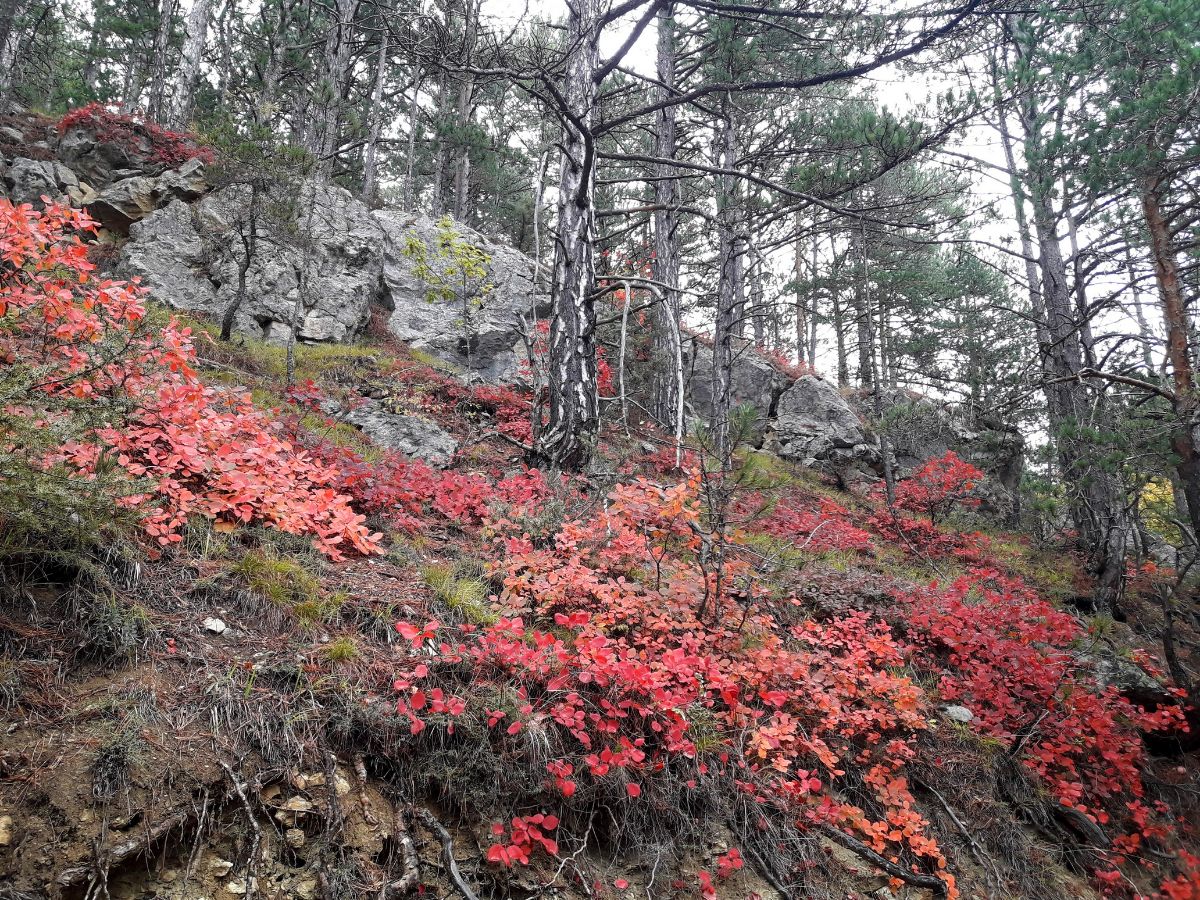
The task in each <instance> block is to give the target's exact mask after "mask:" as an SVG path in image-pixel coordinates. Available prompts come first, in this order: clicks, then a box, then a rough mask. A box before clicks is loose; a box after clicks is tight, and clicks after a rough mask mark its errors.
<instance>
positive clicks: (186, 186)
mask: <svg viewBox="0 0 1200 900" xmlns="http://www.w3.org/2000/svg"><path fill="white" fill-rule="evenodd" d="M207 191H208V182H207V181H206V180H205V177H204V163H203V162H201V161H200V160H199V159H189V160H188V161H187V162H185V163H184V164H183V165H182V166H180V167H179V168H177V169H168V170H167V171H166V172H163V173H162V174H161V175H158V176H151V175H134V176H133V177H131V178H123V179H121V180H120V181H115V182H113V183H112V184H110V185H108V186H107V187H105V188H104V189H103V190H102V191H101V192H100V194H99V196H96V197H95V198H93V199H90V200H88V201H85V206H86V207H87V211H88V212H89V213H90V214H91V215H92V218H94V219H95V220H96V221H97V222H99V223H100V224H101V225H103V226H104V227H105V228H108V229H109V230H111V231H116V232H118V233H120V234H128V233H129V228H130V226H131V225H133V223H134V222H137V221H140V220H141V219H144V218H145V217H146V216H148V215H150V213H152V212H154V210H156V209H158V208H159V207H161V206H165V205H166V204H168V203H170V202H171V201H172V200H183V201H186V202H191V201H193V200H198V199H199V198H200V197H202V196H203V195H204V194H205V193H206V192H207Z"/></svg>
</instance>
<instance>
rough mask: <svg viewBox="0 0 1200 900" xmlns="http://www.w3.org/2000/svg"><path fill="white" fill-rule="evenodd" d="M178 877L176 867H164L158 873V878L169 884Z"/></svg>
mask: <svg viewBox="0 0 1200 900" xmlns="http://www.w3.org/2000/svg"><path fill="white" fill-rule="evenodd" d="M178 878H179V870H178V869H164V870H163V871H162V872H160V873H159V875H158V880H159V881H161V882H163V883H164V884H171V883H172V882H174V881H176V880H177V879H178Z"/></svg>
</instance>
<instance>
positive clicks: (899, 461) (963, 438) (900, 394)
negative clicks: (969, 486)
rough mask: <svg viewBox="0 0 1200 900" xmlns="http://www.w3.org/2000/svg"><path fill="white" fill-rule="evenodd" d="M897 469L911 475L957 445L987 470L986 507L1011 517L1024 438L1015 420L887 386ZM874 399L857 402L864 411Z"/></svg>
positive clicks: (964, 455) (886, 409) (886, 414)
mask: <svg viewBox="0 0 1200 900" xmlns="http://www.w3.org/2000/svg"><path fill="white" fill-rule="evenodd" d="M880 400H881V403H882V405H883V408H884V420H885V421H886V422H887V432H888V439H889V441H890V443H891V447H892V451H893V454H894V457H895V463H896V474H897V476H898V477H900V478H904V477H907V476H909V475H911V474H912V472H913V471H914V470H916V469H917V468H919V467H920V466H921V465H923V464H924V463H925V462H927V461H928V460H931V459H936V458H938V457H941V456H945V455H946V453H947V452H949V451H951V450H953V451H954V452H955V453H957V454H958V455H959V456H960V457H962V458H963V459H964V460H966V461H967V462H969V463H971V464H972V465H975V466H978V467H979V468H980V469H982V470H983V471H984V472H985V473H986V474H987V475H988V480H987V482H986V483H984V484H981V485H980V486H979V488H978V489H977V491H976V493H977V496H978V497H979V499H980V500H981V501H982V502H983V508H984V509H985V511H987V512H988V513H990V514H992V515H998V516H1006V515H1010V514H1011V513H1012V511H1013V508H1014V506H1013V502H1014V501H1013V498H1014V497H1015V496H1016V494H1017V490H1018V488H1019V486H1020V482H1021V475H1022V472H1023V470H1024V460H1025V439H1024V438H1023V437H1022V436H1021V433H1020V431H1018V430H1017V429H1016V428H1015V427H1013V426H1012V425H1009V424H1007V423H1002V422H999V421H988V420H980V419H978V418H975V419H972V418H970V417H968V415H967V409H966V407H962V406H957V405H955V404H950V403H945V402H941V401H938V400H936V399H934V398H932V397H927V396H925V395H923V394H918V393H916V392H914V391H906V390H891V389H889V390H887V391H884V392H883V394H882V396H881V398H880ZM873 403H874V398H873V396H872V395H869V394H862V395H860V396H859V397H858V398H857V399H856V400H855V401H854V403H853V405H854V406H855V408H856V409H858V410H859V411H860V412H862V413H863V414H864V415H866V414H868V413H869V412H870V411H871V409H872V408H873Z"/></svg>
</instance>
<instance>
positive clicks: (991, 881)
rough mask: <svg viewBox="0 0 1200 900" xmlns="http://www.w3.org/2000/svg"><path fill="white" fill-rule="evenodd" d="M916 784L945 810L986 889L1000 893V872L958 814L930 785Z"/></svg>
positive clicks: (1002, 883) (1001, 881)
mask: <svg viewBox="0 0 1200 900" xmlns="http://www.w3.org/2000/svg"><path fill="white" fill-rule="evenodd" d="M916 783H917V784H918V785H920V787H922V788H923V789H925V790H926V791H928V792H929V793H930V794H931V795H933V798H934V799H935V800H937V802H938V804H939V805H940V806H941V807H942V809H943V810H945V813H946V815H947V816H949V817H950V821H951V822H953V823H954V825H955V827H956V828H957V829H958V831H959V834H961V835H962V836H963V839H964V840H965V841H966V842H967V849H968V850H970V851H971V855H972V856H973V857H975V862H977V863H979V867H980V868H981V869H983V872H984V875H985V876H986V877H987V880H988V887H989V888H991V890H992V891H993V892H994V893H996V894H999V893H1001V892H1002V890H1003V887H1004V881H1003V879H1002V878H1001V877H1000V871H999V869H998V868H997V867H996V862H995V860H993V859H992V858H991V856H989V855H988V853H987V852H986V851H985V850H984V849H983V847H981V846H979V842H978V841H976V840H975V837H974V836H973V835H972V834H971V832H970V831H968V830H967V826H966V825H964V824H963V821H962V819H960V818H959V816H958V813H956V812H955V811H954V809H953V808H952V807H951V806H950V804H949V803H947V802H946V798H945V797H943V796H942V795H941V794H940V793H938V791H937V790H936V789H935V788H934V787H933V786H932V785H930V784H926V783H925V782H924V781H919V780H918V781H916Z"/></svg>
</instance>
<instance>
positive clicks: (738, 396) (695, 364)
mask: <svg viewBox="0 0 1200 900" xmlns="http://www.w3.org/2000/svg"><path fill="white" fill-rule="evenodd" d="M683 365H684V378H685V381H686V388H685V391H686V394H687V398H688V402H689V403H690V404H691V407H692V411H693V412H694V413H695V414H696V415H697V416H699V417H701V418H703V419H708V418H709V417H710V416H711V415H712V409H713V392H712V365H713V352H712V348H711V347H709V346H708V345H707V344H706V343H704V342H703V341H701V340H700V339H699V338H696V337H691V338H687V339H685V341H684V360H683ZM788 383H789V379H788V378H787V376H785V375H783V374H782V373H781V372H779V371H778V370H777V369H776V368H775V367H774V366H772V365H771V364H770V363H769V362H768V361H767V360H766V359H764V358H763V356H762V355H761V354H760V353H759V352H758V351H757V350H755V348H754V346H753V344H752V343H751V342H750V341H748V340H745V339H735V340H734V346H733V369H732V371H731V372H730V381H729V394H730V402H731V404H732V406H734V407H738V406H744V405H747V404H748V405H749V406H751V407H753V408H754V410H755V412H756V413H757V414H758V420H759V423H760V428H761V427H762V426H765V424H766V422H767V420H768V419H769V418H770V416H771V415H772V413H773V411H774V407H775V403H776V401H777V400H778V398H779V396H780V395H781V394H782V393H783V391H784V390H785V389H786V388H787V386H788Z"/></svg>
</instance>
